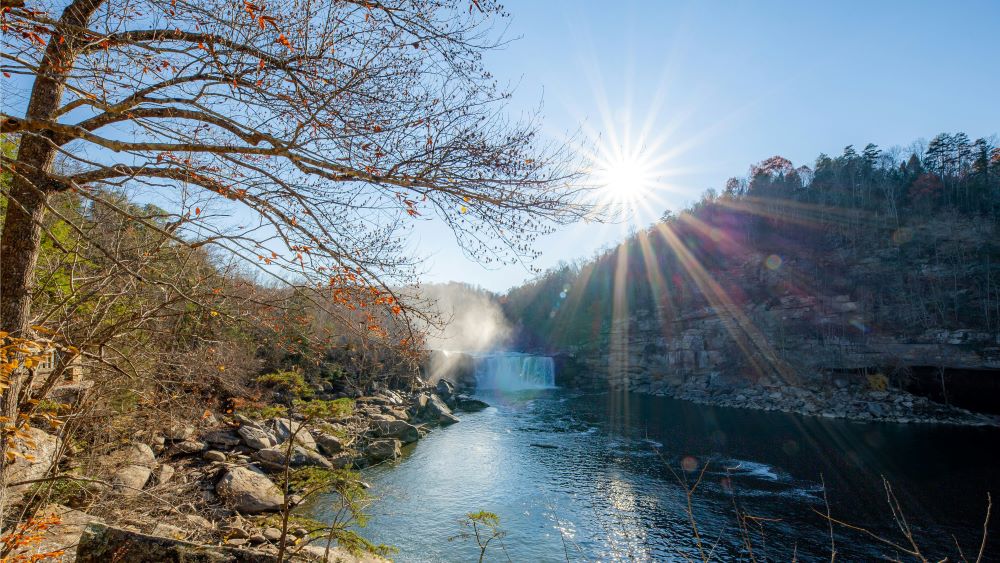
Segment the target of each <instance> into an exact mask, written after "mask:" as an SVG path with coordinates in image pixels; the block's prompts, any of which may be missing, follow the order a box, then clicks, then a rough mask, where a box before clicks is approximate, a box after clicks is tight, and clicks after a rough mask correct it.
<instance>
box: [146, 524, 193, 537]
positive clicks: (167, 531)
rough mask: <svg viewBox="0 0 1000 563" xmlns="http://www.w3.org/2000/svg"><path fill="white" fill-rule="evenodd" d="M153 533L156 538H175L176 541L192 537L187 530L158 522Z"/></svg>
mask: <svg viewBox="0 0 1000 563" xmlns="http://www.w3.org/2000/svg"><path fill="white" fill-rule="evenodd" d="M151 533H152V534H153V535H154V536H161V537H164V538H173V539H175V540H182V539H184V538H186V537H188V536H189V535H190V534H189V533H188V532H187V530H184V529H183V528H180V527H178V526H174V525H173V524H167V523H166V522H157V524H156V526H155V527H154V528H153V531H152V532H151Z"/></svg>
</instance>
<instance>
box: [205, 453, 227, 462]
mask: <svg viewBox="0 0 1000 563" xmlns="http://www.w3.org/2000/svg"><path fill="white" fill-rule="evenodd" d="M201 457H202V458H203V459H204V460H205V461H220V462H221V461H226V454H224V453H222V452H220V451H219V450H208V451H207V452H205V453H203V454H201Z"/></svg>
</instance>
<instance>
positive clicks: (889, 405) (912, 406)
mask: <svg viewBox="0 0 1000 563" xmlns="http://www.w3.org/2000/svg"><path fill="white" fill-rule="evenodd" d="M556 359H557V370H556V374H557V382H558V384H559V385H560V386H565V387H571V388H572V387H576V388H584V389H610V390H611V391H630V392H633V393H642V394H648V395H655V396H660V397H672V398H675V399H681V400H685V401H691V402H693V403H697V404H702V405H712V406H719V407H731V408H744V409H754V410H761V411H778V412H788V413H795V414H801V415H805V416H814V417H822V418H835V419H846V420H853V421H858V422H894V423H900V424H910V423H925V424H950V425H961V426H1000V416H996V415H989V414H983V413H976V412H971V411H968V410H966V409H962V408H958V407H955V406H952V405H944V404H941V403H938V402H935V401H932V400H930V399H928V398H926V397H922V396H919V395H915V394H912V393H910V392H907V391H905V390H903V389H899V388H893V387H887V388H885V389H872V388H871V386H870V383H869V382H868V381H866V380H861V381H858V380H856V379H855V380H852V379H851V378H849V377H846V376H845V377H833V378H823V379H822V380H821V378H819V377H814V378H810V379H804V380H803V382H802V384H801V385H789V384H779V383H777V382H775V381H770V380H768V381H764V382H758V383H757V384H749V383H747V382H744V381H740V380H739V378H736V377H732V376H728V377H727V376H725V375H724V374H722V373H718V372H715V373H712V372H710V373H702V374H684V376H683V377H661V378H653V377H650V376H649V374H648V372H643V373H641V374H639V375H638V376H637V377H635V378H628V377H620V378H610V379H609V378H603V377H601V376H600V375H595V374H600V373H601V372H600V371H599V369H598V368H597V367H595V365H594V363H595V362H593V361H584V360H580V359H577V358H575V357H573V356H568V355H561V356H559V355H557V356H556ZM604 369H605V371H606V370H607V368H606V367H605V368H604Z"/></svg>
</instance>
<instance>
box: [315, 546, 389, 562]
mask: <svg viewBox="0 0 1000 563" xmlns="http://www.w3.org/2000/svg"><path fill="white" fill-rule="evenodd" d="M299 556H300V557H302V558H303V559H305V560H307V561H322V562H325V563H388V561H389V560H388V559H383V558H381V557H379V556H377V555H371V554H369V553H358V554H353V553H351V552H349V551H348V550H346V549H344V548H343V547H340V546H332V547H330V551H329V553H327V550H326V547H325V546H323V545H307V546H305V547H303V548H302V549H301V550H300V551H299Z"/></svg>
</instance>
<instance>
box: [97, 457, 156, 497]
mask: <svg viewBox="0 0 1000 563" xmlns="http://www.w3.org/2000/svg"><path fill="white" fill-rule="evenodd" d="M105 464H106V465H108V466H111V467H117V468H118V469H117V470H115V474H114V477H112V478H111V484H112V485H113V486H114V490H115V491H116V492H118V493H120V494H122V495H124V496H127V497H134V496H136V495H138V494H139V492H140V491H141V490H142V488H143V487H145V486H146V483H147V482H148V481H149V478H150V477H151V476H152V475H153V469H156V456H155V455H154V454H153V449H152V448H150V447H149V446H147V445H146V444H129V445H128V446H127V447H125V448H124V449H123V450H120V451H118V452H115V453H113V454H111V455H110V456H109V457H108V458H107V459H105Z"/></svg>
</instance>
